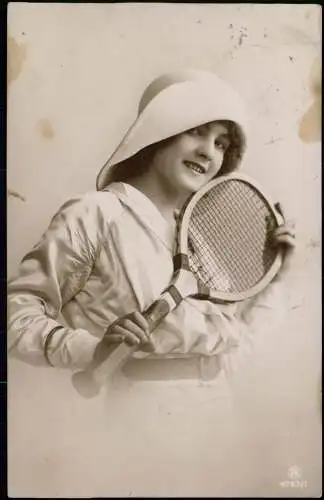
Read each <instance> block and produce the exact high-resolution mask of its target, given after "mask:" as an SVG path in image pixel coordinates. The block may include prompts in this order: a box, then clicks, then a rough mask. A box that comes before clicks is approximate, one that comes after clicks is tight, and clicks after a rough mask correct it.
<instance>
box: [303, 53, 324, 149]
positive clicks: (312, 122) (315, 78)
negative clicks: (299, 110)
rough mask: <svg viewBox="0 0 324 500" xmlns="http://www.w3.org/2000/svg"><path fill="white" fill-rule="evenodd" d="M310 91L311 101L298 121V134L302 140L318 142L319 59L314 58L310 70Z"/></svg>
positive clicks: (319, 113) (319, 108)
mask: <svg viewBox="0 0 324 500" xmlns="http://www.w3.org/2000/svg"><path fill="white" fill-rule="evenodd" d="M309 80H310V91H311V93H312V95H313V102H312V104H311V105H310V107H309V108H308V110H307V111H306V112H305V113H304V115H303V116H302V118H301V120H300V122H299V129H298V135H299V137H300V139H301V140H302V141H304V142H318V141H320V140H321V136H322V130H321V120H322V117H321V94H322V80H321V61H320V59H319V58H318V59H316V60H315V61H314V63H313V66H312V68H311V72H310V77H309Z"/></svg>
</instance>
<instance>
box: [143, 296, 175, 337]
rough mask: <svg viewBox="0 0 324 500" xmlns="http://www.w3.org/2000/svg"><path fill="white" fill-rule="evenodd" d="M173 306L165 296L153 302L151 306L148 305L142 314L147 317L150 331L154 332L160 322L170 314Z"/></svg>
mask: <svg viewBox="0 0 324 500" xmlns="http://www.w3.org/2000/svg"><path fill="white" fill-rule="evenodd" d="M171 309H172V307H171V305H170V304H169V302H168V301H167V300H165V299H163V298H160V299H158V300H156V301H155V302H153V304H152V305H150V307H148V308H147V309H146V310H145V311H144V312H143V313H142V315H143V316H144V318H145V319H146V321H147V322H148V325H149V328H148V329H149V332H150V333H151V332H153V331H154V330H155V328H156V327H157V326H158V325H159V323H160V322H161V321H162V320H163V318H165V316H167V315H168V314H169V312H170V311H171Z"/></svg>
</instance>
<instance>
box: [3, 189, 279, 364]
mask: <svg viewBox="0 0 324 500" xmlns="http://www.w3.org/2000/svg"><path fill="white" fill-rule="evenodd" d="M173 240H174V235H173V229H171V228H170V226H169V225H168V223H167V221H166V220H165V219H164V218H163V217H162V215H161V214H160V212H159V211H158V209H157V208H156V207H155V205H154V204H153V203H152V202H151V201H150V200H149V199H148V198H147V197H146V196H145V195H144V194H143V193H141V192H140V191H138V190H137V189H135V188H134V187H132V186H130V185H129V184H126V183H121V182H118V183H117V182H116V183H113V184H111V185H109V186H108V188H107V190H105V191H101V192H97V191H96V192H90V193H87V194H83V195H81V196H78V197H76V198H74V199H72V200H70V201H68V202H67V203H65V204H64V205H63V207H61V209H60V210H59V211H58V212H57V214H56V215H55V216H54V218H53V219H52V221H51V223H50V225H49V228H48V229H47V231H46V232H45V234H44V235H43V236H42V238H41V239H40V241H39V242H38V244H37V245H36V246H35V247H34V248H33V249H32V250H31V251H30V252H29V253H28V254H27V255H26V256H25V257H24V259H23V260H22V262H21V264H20V267H19V272H18V274H17V276H16V277H14V278H13V279H11V280H10V282H9V284H8V351H9V355H12V356H14V357H16V358H18V359H21V360H23V361H25V362H27V363H31V364H33V365H44V364H47V361H46V358H45V356H44V345H45V341H46V338H47V336H48V335H49V333H50V332H51V331H52V330H53V329H54V328H56V327H58V326H60V327H62V328H59V329H57V330H56V331H55V332H54V334H53V336H52V337H51V340H50V342H49V347H48V358H49V360H50V362H51V364H52V365H54V366H57V367H66V368H71V369H76V368H84V367H86V366H87V364H88V363H89V362H90V361H91V358H92V355H93V351H94V349H95V347H96V345H97V343H98V342H99V340H100V339H101V338H102V337H103V335H104V333H105V331H106V329H107V327H108V326H109V324H110V323H112V322H113V321H115V320H116V319H117V318H118V317H121V316H123V315H125V314H127V313H129V312H131V311H134V310H144V309H145V308H146V307H148V306H149V305H150V304H151V303H152V302H153V301H154V300H155V299H157V298H158V297H159V295H160V294H161V292H162V290H163V289H164V288H166V287H167V286H168V284H169V282H170V279H171V277H172V272H173V260H172V258H173ZM285 309H286V308H285V301H284V292H283V288H282V285H281V282H279V281H273V282H272V283H271V284H270V285H268V287H267V288H266V289H265V290H264V291H263V292H262V293H260V294H259V295H258V296H257V297H255V298H254V299H252V300H249V301H245V302H244V303H243V304H240V305H237V304H229V305H218V304H214V303H211V302H209V301H202V300H197V299H193V298H186V299H185V300H183V301H182V302H181V304H180V305H179V306H178V307H177V308H176V309H175V310H173V311H172V312H171V313H170V314H169V315H168V316H167V317H166V318H165V319H164V320H163V321H162V323H161V324H160V325H159V326H158V327H157V328H156V330H155V331H154V332H153V333H152V338H153V341H154V343H155V346H156V351H155V353H153V354H151V353H146V352H142V351H137V352H136V353H134V354H133V356H134V357H147V356H151V357H159V356H163V357H166V356H168V357H184V356H185V357H187V356H192V355H204V356H213V355H219V356H220V357H221V359H222V361H223V363H224V366H225V368H226V366H227V364H231V363H232V362H233V360H235V358H236V357H239V356H240V351H242V350H243V351H244V350H245V347H246V346H248V345H250V344H251V341H253V339H254V337H255V335H259V334H260V333H261V332H264V331H267V330H269V329H271V328H274V321H277V320H281V319H282V313H283V312H284V311H285ZM243 351H242V352H243Z"/></svg>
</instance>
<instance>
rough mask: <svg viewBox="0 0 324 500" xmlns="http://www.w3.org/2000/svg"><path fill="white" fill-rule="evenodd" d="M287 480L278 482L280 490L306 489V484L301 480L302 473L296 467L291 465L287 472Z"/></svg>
mask: <svg viewBox="0 0 324 500" xmlns="http://www.w3.org/2000/svg"><path fill="white" fill-rule="evenodd" d="M287 476H288V479H286V480H284V481H280V483H279V484H280V486H281V487H282V488H300V489H304V488H307V486H308V483H307V481H306V480H305V479H304V478H303V473H302V470H301V468H300V467H298V465H291V466H290V467H289V468H288V470H287Z"/></svg>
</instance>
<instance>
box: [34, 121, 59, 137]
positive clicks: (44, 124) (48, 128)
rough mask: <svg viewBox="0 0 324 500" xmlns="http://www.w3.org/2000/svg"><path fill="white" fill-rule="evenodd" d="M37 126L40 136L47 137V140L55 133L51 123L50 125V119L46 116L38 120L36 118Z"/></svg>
mask: <svg viewBox="0 0 324 500" xmlns="http://www.w3.org/2000/svg"><path fill="white" fill-rule="evenodd" d="M37 127H38V129H39V131H40V134H41V136H42V137H43V138H44V139H48V140H51V139H53V137H54V135H55V134H54V129H53V125H52V123H51V121H50V120H48V118H41V119H40V120H38V122H37Z"/></svg>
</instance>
